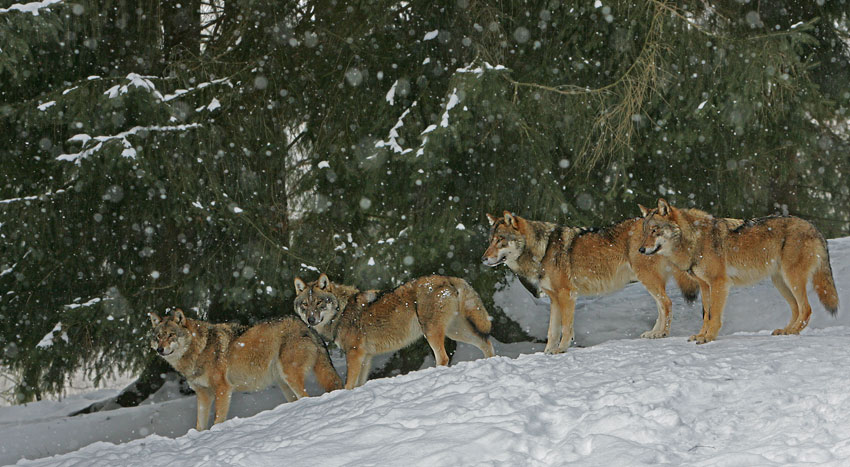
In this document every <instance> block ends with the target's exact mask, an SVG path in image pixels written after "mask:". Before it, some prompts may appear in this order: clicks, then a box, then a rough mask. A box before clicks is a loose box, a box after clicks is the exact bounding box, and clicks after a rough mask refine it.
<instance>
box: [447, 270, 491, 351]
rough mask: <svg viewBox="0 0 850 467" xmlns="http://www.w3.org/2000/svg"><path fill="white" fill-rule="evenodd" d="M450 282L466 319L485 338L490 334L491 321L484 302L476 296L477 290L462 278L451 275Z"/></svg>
mask: <svg viewBox="0 0 850 467" xmlns="http://www.w3.org/2000/svg"><path fill="white" fill-rule="evenodd" d="M451 283H452V285H453V286H455V288H456V289H457V291H458V299H459V300H460V309H461V313H463V316H464V317H466V320H467V321H469V322H470V324H472V327H473V328H475V331H476V332H477V333H478V334H480V335H481V337H484V338H487V337H488V336H490V330H491V329H492V326H493V323H491V322H490V315H489V314H488V313H487V309H486V308H484V302H482V301H481V297H479V296H478V292H476V291H475V289H473V288H472V286H471V285H469V283H468V282H466V281H465V280H463V279H460V278H458V277H452V278H451Z"/></svg>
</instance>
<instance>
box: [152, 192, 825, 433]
mask: <svg viewBox="0 0 850 467" xmlns="http://www.w3.org/2000/svg"><path fill="white" fill-rule="evenodd" d="M639 207H640V212H641V216H640V217H637V218H632V219H626V220H624V221H622V222H620V223H618V224H615V225H612V226H610V227H607V228H603V229H587V228H578V227H569V226H563V225H557V224H554V223H551V222H543V221H534V220H528V219H525V218H522V217H520V216H518V215H516V214H513V213H511V212H508V211H505V212H504V213H503V215H502V216H498V217H497V216H493V215H490V214H487V219H488V221H489V226H490V239H489V245H488V246H487V249H486V251H485V252H484V255H483V257H482V261H483V264H484V265H486V266H489V267H496V266H499V265H502V264H504V265H506V266H507V267H508V268H510V269H511V270H512V271H513V273H514V274H515V275H516V276H517V277H518V278H519V280H520V281H521V282H522V284H523V285H524V286H525V287H526V288H527V289H528V291H529V292H531V293H532V294H533V295H535V296H537V297H540V296H542V295H543V294H545V295H546V296H547V297H548V298H549V300H550V301H551V307H550V313H549V328H548V332H547V342H546V347H545V349H544V352H545V353H546V354H557V353H561V352H564V351H566V350H567V348H568V347H569V345H570V343H571V342H572V340H573V337H574V333H575V332H574V327H573V322H574V321H573V318H574V314H575V306H576V299H577V298H578V297H579V296H582V295H598V294H606V293H611V292H615V291H617V290H619V289H622V288H623V287H625V285H626V284H628V283H629V282H632V281H635V280H637V281H639V282H640V283H641V284H643V286H644V287H645V288H646V290H647V291H648V292H649V294H650V295H651V296H652V297H653V299H654V300H655V302H656V305H657V308H658V318H657V319H656V321H655V325H654V326H653V327H652V329H649V330H648V331H646V332H644V333H643V334H642V335H641V337H643V338H649V339H657V338H662V337H667V336H668V335H669V334H670V324H671V321H672V302H671V300H670V297H669V296H668V295H667V292H666V287H665V286H666V283H667V281H668V279H669V278H670V277H671V276H672V277H673V279H674V280H675V282H676V284H677V285H678V287H679V288H680V289H681V291H682V295H683V296H684V297H685V299H686V300H688V301H689V302H693V301H695V300H696V298H697V297H698V296H699V297H700V298H701V300H702V315H703V324H702V328H701V329H700V330H699V332H697V333H696V334H694V335H692V336H691V337H690V339H689V340H690V341H695V342H696V343H697V344H704V343H707V342H711V341H713V340H715V339H716V338H717V335H718V332H719V331H720V327H721V323H722V318H723V311H724V308H725V304H726V299H727V297H728V295H729V289H730V287H732V286H744V285H749V284H753V283H755V282H758V281H760V280H762V279H764V278H766V277H770V279H771V281H773V284H774V286H775V287H776V289H777V290H779V292H780V294H781V295H782V296H783V297H784V298H785V300H786V301H787V302H788V305H789V307H790V308H791V319H790V321H789V322H788V325H787V326H785V327H784V328H781V329H776V330H775V331H773V334H774V335H783V334H798V333H799V332H800V331H802V330H803V329H804V328H805V327H806V326H807V325H808V323H809V320H810V318H811V314H812V308H811V306H810V304H809V300H808V296H807V292H806V287H807V285H808V283H809V282H810V281H811V283H812V286H813V289H814V291H815V293H816V294H817V296H818V298H819V299H820V302H821V303H822V304H823V306H824V307H825V308H826V310H827V311H829V312H830V313H832V314H833V315H834V314H836V313H837V311H838V294H837V292H836V289H835V281H834V278H833V274H832V269H831V266H830V262H829V251H828V249H827V243H826V240H825V239H824V237H823V235H821V233H820V232H819V231H818V230H817V229H816V228H815V227H814V226H813V225H812V224H811V223H809V222H808V221H806V220H804V219H801V218H799V217H795V216H787V215H785V216H780V215H777V216H768V217H762V218H757V219H751V220H741V219H732V218H722V217H714V216H712V215H711V214H709V213H707V212H705V211H702V210H699V209H693V208H688V209H680V208H676V207H674V206H672V205H670V204H669V203H668V202H667V201H666V200H664V199H659V200H658V203H657V206H656V207H655V208H652V209H648V208H645V207H643V206H640V205H639ZM294 282H295V283H294V286H295V292H296V295H295V299H294V308H295V311H296V313H297V315H298V317H294V316H287V317H282V318H280V319H277V320H274V321H269V322H263V323H260V324H257V325H254V326H243V325H240V324H234V323H222V324H214V323H209V322H206V321H202V320H198V319H192V318H189V317H187V316H186V314H185V313H184V312H183V311H182V310H180V309H176V310H175V311H174V312H173V313H172V314H170V315H167V316H164V317H160V316H159V315H157V314H156V313H150V314H149V315H150V320H151V324H152V326H153V331H152V332H153V336H152V339H151V343H150V345H151V347H152V348H153V349H154V350H155V351H156V352H157V353H158V354H159V355H160V356H161V357H162V358H164V359H165V360H166V361H167V362H168V363H169V364H170V365H171V366H173V367H174V369H175V370H177V371H178V372H180V373H181V374H182V375H183V376H184V377H185V378H186V381H187V382H188V384H189V386H190V387H191V388H192V389H193V390H194V391H195V393H196V395H197V405H198V410H197V423H196V428H197V429H198V430H203V429H206V428H207V427H208V423H209V416H210V411H211V409H212V406H213V404H214V405H215V417H214V423H221V422H223V421H224V420H225V419H226V418H227V412H228V409H229V407H230V399H231V395H232V393H233V391H256V390H262V389H265V388H267V387H269V386H271V385H273V384H277V385H279V386H280V388H281V390H282V391H283V394H284V396H285V397H286V399H287V400H288V401H290V402H291V401H294V400H296V399H299V398H302V397H306V396H307V395H308V393H307V391H306V389H305V379H306V378H307V377H308V376H309V372H310V371H312V372H313V373H314V375H315V379H316V381H317V382H318V383H319V384H320V385H321V386H322V388H323V389H324V390H325V391H326V392H327V391H333V390H337V389H341V388H343V387H344V388H345V389H353V388H355V387H357V386H360V385H362V384H364V383H365V382H366V380H367V378H368V376H369V371H370V369H371V365H372V359H373V357H375V356H376V355H380V354H384V353H388V352H394V351H397V350H400V349H402V348H404V347H406V346H407V345H409V344H411V343H413V342H414V341H417V340H418V339H420V338H421V337H423V336H424V337H425V340H426V341H427V342H428V345H429V346H430V347H431V350H432V351H433V353H434V359H435V361H436V364H437V365H448V364H449V356H448V354H447V353H446V347H445V339H446V337H448V338H450V339H453V340H455V341H459V342H464V343H468V344H472V345H474V346H476V347H478V348H479V349H480V350H481V352H482V353H483V354H484V357H485V358H486V357H491V356H493V355H495V352H494V349H493V344H492V343H491V342H490V338H489V336H490V333H491V330H492V320H491V318H490V315H489V314H488V313H487V310H486V309H485V307H484V304H483V302H482V300H481V298H480V297H479V295H478V293H477V292H476V291H475V290H474V289H473V288H472V286H470V285H469V283H467V282H466V281H465V280H464V279H461V278H458V277H449V276H442V275H431V276H425V277H419V278H416V279H413V280H411V281H409V282H406V283H404V284H402V285H400V286H398V287H396V288H395V289H393V290H384V291H379V290H365V291H362V290H360V289H358V288H357V287H355V286H351V285H345V284H338V283H335V282H332V281H331V280H330V279H329V278H328V276H327V275H325V274H320V275H319V277H318V278H317V279H316V280H314V281H312V282H306V281H304V280H302V279H301V278H296V279H295V281H294ZM331 342H332V343H334V344H335V345H336V346H337V347H338V348H339V349H340V350H341V351H342V352H343V353H344V354H345V359H346V368H347V371H346V376H345V383H344V386H343V382H342V380H341V378H340V376H339V375H338V373H337V371H336V370H335V368H334V366H333V364H332V363H331V359H330V356H329V353H328V350H327V345H326V343H331Z"/></svg>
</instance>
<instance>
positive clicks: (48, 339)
mask: <svg viewBox="0 0 850 467" xmlns="http://www.w3.org/2000/svg"><path fill="white" fill-rule="evenodd" d="M57 332H62V334H60V338H61V339H62V340H63V341H65V342H68V334H66V333H65V331H62V323H61V322H59V323H56V326H53V329H52V330H51V331H50V332H48V333H47V334H45V335H44V337H42V338H41V340H40V341H38V344H35V346H36V347H37V348H39V349H46V348H48V347H50V346H52V345H53V338H54V337H55V335H56V333H57Z"/></svg>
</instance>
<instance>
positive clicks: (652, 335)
mask: <svg viewBox="0 0 850 467" xmlns="http://www.w3.org/2000/svg"><path fill="white" fill-rule="evenodd" d="M640 337H641V338H643V339H661V338H662V337H667V333H666V332H664V331H656V330H655V329H650V330H649V331H646V332H645V333H643V334H641V335H640Z"/></svg>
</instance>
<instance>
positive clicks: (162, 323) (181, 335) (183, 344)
mask: <svg viewBox="0 0 850 467" xmlns="http://www.w3.org/2000/svg"><path fill="white" fill-rule="evenodd" d="M148 315H149V316H150V318H151V324H152V325H153V338H152V339H151V348H152V349H154V350H156V352H157V353H158V354H159V355H160V356H162V357H163V358H165V359H166V360H168V359H170V358H175V357H178V358H179V357H180V356H181V355H183V352H185V351H186V348H187V347H188V346H189V343H190V342H191V340H192V333H191V332H190V331H189V330H188V329H186V316H185V315H183V310H181V309H179V308H178V309H177V310H176V311H175V312H174V315H173V316H166V317H165V318H160V317H159V315H157V314H156V313H148Z"/></svg>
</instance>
